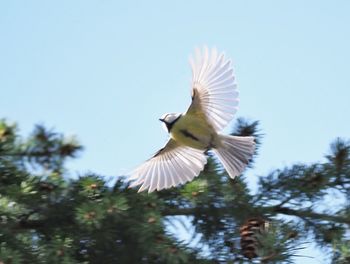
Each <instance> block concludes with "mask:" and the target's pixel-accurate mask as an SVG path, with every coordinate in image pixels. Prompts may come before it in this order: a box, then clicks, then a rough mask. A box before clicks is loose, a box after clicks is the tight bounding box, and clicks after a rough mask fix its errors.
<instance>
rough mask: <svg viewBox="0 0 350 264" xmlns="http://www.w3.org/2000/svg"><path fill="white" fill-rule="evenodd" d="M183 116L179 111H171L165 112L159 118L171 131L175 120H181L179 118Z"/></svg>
mask: <svg viewBox="0 0 350 264" xmlns="http://www.w3.org/2000/svg"><path fill="white" fill-rule="evenodd" d="M180 117H181V114H179V113H170V114H164V115H162V117H161V118H159V120H160V121H161V122H163V124H164V128H165V129H166V130H167V131H168V132H170V130H171V128H172V127H173V125H174V124H175V122H176V121H177V120H179V118H180Z"/></svg>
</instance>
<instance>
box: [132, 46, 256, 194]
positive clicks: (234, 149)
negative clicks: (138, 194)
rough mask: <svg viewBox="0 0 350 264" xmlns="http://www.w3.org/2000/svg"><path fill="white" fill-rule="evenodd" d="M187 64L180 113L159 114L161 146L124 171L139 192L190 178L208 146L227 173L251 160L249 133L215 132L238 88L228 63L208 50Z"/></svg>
mask: <svg viewBox="0 0 350 264" xmlns="http://www.w3.org/2000/svg"><path fill="white" fill-rule="evenodd" d="M190 62H191V66H192V73H193V76H192V103H191V105H190V107H189V109H188V110H187V111H186V112H185V113H182V114H180V113H171V114H165V115H163V116H162V118H160V120H161V121H162V122H163V123H164V124H165V126H166V128H167V131H168V132H169V134H170V139H169V140H168V142H167V143H166V145H165V146H164V147H163V148H162V149H160V150H159V151H158V152H157V153H156V154H155V155H154V156H153V157H152V158H151V159H149V160H148V161H146V162H145V163H144V164H143V165H141V166H140V167H138V168H137V169H136V170H135V171H134V172H133V173H132V175H131V176H130V179H131V180H134V182H133V183H132V184H131V187H133V186H136V185H141V184H142V185H141V187H140V189H139V191H143V190H145V189H148V191H149V192H152V191H154V190H161V189H165V188H169V187H172V186H177V185H178V184H181V183H185V182H187V181H191V180H192V179H193V178H194V177H196V176H198V174H199V173H200V172H201V171H202V170H203V168H204V165H205V164H206V162H207V158H206V155H205V152H206V151H212V152H214V153H215V154H216V156H217V157H218V158H219V160H220V161H221V162H222V164H223V166H224V168H225V169H226V171H227V172H228V174H229V176H230V177H231V178H234V177H236V176H237V175H239V174H240V173H241V172H242V171H243V169H244V168H245V167H246V165H247V164H248V162H249V160H250V159H251V157H252V155H253V153H254V149H255V143H254V138H253V137H238V136H230V135H223V134H221V133H220V132H221V130H222V129H223V128H224V127H225V126H226V125H227V124H228V122H229V121H230V120H231V119H232V118H233V116H234V113H235V112H236V110H237V105H238V92H237V90H236V83H235V78H234V76H233V70H232V68H231V62H230V61H229V60H227V59H225V56H224V55H223V54H220V55H219V54H218V53H217V51H216V49H213V50H212V52H211V54H209V51H208V49H207V48H204V50H203V54H201V52H200V51H199V50H196V56H195V59H194V60H192V59H191V61H190Z"/></svg>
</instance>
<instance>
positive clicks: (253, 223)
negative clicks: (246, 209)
mask: <svg viewBox="0 0 350 264" xmlns="http://www.w3.org/2000/svg"><path fill="white" fill-rule="evenodd" d="M266 226H267V222H266V221H265V220H263V219H261V218H250V219H248V220H247V221H246V222H245V224H244V225H242V226H241V228H240V229H239V232H240V235H241V248H242V254H243V256H245V257H246V258H249V259H252V258H256V257H258V254H257V250H258V247H259V242H258V240H257V236H256V235H257V234H261V233H263V232H264V231H265V230H266Z"/></svg>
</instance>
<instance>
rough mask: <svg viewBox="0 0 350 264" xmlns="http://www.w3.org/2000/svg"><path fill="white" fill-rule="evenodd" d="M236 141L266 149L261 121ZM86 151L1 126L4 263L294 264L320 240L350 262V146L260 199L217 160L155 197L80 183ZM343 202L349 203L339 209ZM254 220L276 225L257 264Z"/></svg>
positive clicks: (0, 254)
mask: <svg viewBox="0 0 350 264" xmlns="http://www.w3.org/2000/svg"><path fill="white" fill-rule="evenodd" d="M233 134H235V135H245V136H248V135H254V136H255V137H256V141H257V143H258V145H260V144H261V134H260V132H259V128H258V122H249V121H246V120H243V119H239V120H238V122H237V125H236V127H235V129H234V131H233ZM82 149H83V148H82V146H81V145H80V144H79V143H78V142H77V140H76V139H75V138H67V137H64V136H62V135H61V134H58V133H55V132H53V131H51V130H47V129H45V128H44V127H43V126H37V127H35V129H34V131H33V133H32V134H31V135H30V136H29V138H28V139H23V138H22V137H20V136H19V134H18V130H17V127H16V125H14V124H8V123H6V122H5V121H4V120H2V121H0V263H1V262H3V263H5V264H8V263H86V264H87V263H107V264H108V263H141V264H142V263H169V264H177V263H178V264H180V263H194V264H195V263H292V262H293V257H295V256H296V254H297V250H298V249H299V248H300V245H301V246H307V244H305V242H306V241H308V240H309V239H310V236H311V237H313V238H314V241H315V243H317V245H318V246H320V247H324V248H326V249H328V250H333V252H334V257H333V263H347V262H346V261H347V260H348V258H349V242H348V241H347V240H346V234H347V233H348V232H349V225H350V220H349V219H350V206H349V204H348V201H349V200H350V199H349V198H350V191H349V186H350V144H349V142H347V141H344V140H341V139H337V140H336V141H335V142H334V143H332V145H331V151H330V153H329V155H327V156H326V159H327V160H326V162H324V163H315V164H308V165H305V164H296V165H294V166H291V167H289V168H283V169H281V170H276V171H274V172H272V173H271V174H270V175H267V176H263V177H260V179H259V189H258V191H257V193H252V192H251V191H250V189H249V188H248V184H247V182H246V179H245V177H244V175H242V176H240V177H238V178H236V179H235V180H232V179H230V178H229V177H228V175H227V173H226V172H225V171H224V170H223V168H222V167H221V165H220V164H219V163H218V162H217V161H216V160H215V158H214V157H212V156H210V153H209V154H208V155H209V160H208V163H207V165H206V167H205V169H204V171H203V172H202V173H201V175H200V176H199V177H197V178H196V179H195V180H194V181H192V182H190V183H188V184H186V185H184V186H179V187H177V188H171V189H169V190H164V191H161V192H157V193H152V194H147V193H137V192H136V190H134V189H129V188H128V184H127V182H126V181H125V180H124V179H123V178H122V177H120V178H119V179H118V180H117V182H116V183H114V184H113V186H112V184H111V183H110V182H108V181H106V178H105V177H103V176H102V175H98V174H94V173H86V174H84V175H80V176H79V177H78V178H77V179H70V177H69V175H70V174H69V171H67V169H66V168H65V163H66V161H67V160H68V159H72V158H76V157H78V156H79V153H80V152H81V150H82ZM252 164H253V163H252ZM333 195H337V197H340V199H338V200H336V201H332V203H334V204H332V208H331V209H330V208H329V206H327V205H328V203H329V199H330V197H333ZM178 216H187V217H188V219H187V220H186V221H187V222H190V223H191V224H192V226H193V228H190V229H189V230H187V231H188V232H189V233H191V235H192V237H193V241H195V240H197V241H199V242H198V244H197V246H195V245H194V244H193V243H192V242H193V241H189V242H184V241H180V239H179V238H178V237H177V236H176V235H175V234H172V233H170V232H169V231H167V226H168V225H170V224H172V225H173V226H175V227H176V226H179V225H178V224H181V221H183V220H181V219H180V218H178ZM252 217H259V218H262V219H265V220H266V221H268V222H269V223H270V226H269V228H268V229H267V230H266V231H265V232H263V233H261V234H257V236H256V239H257V241H258V244H259V247H258V248H257V253H258V255H259V257H258V258H256V259H253V260H249V259H247V258H246V257H244V254H242V251H241V248H240V245H239V239H240V233H239V228H240V226H241V225H242V224H243V223H244V222H245V221H246V220H247V219H249V218H252ZM182 219H183V218H182ZM182 224H183V223H182ZM180 237H181V235H180ZM202 248H205V250H203V249H202Z"/></svg>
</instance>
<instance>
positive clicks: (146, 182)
mask: <svg viewBox="0 0 350 264" xmlns="http://www.w3.org/2000/svg"><path fill="white" fill-rule="evenodd" d="M206 163H207V159H206V156H205V155H204V153H203V151H202V150H197V149H193V148H190V147H186V146H183V145H178V144H177V143H176V142H175V141H174V140H173V139H170V140H169V141H168V142H167V144H166V145H165V146H164V148H162V149H161V150H159V151H158V152H157V153H156V154H155V155H154V156H153V157H152V158H151V159H149V160H147V161H146V162H145V163H144V164H142V165H141V166H140V167H138V168H136V170H135V171H134V172H133V173H132V174H131V176H130V177H129V179H130V180H134V182H133V183H132V184H131V185H130V187H135V186H137V185H141V184H142V185H141V187H140V189H139V192H141V191H144V190H146V189H148V192H153V191H154V190H158V191H159V190H162V189H167V188H170V187H173V186H177V185H179V184H182V183H185V182H188V181H191V180H192V179H193V178H194V177H196V176H198V174H199V173H200V172H201V171H202V170H203V168H204V165H205V164H206Z"/></svg>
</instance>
